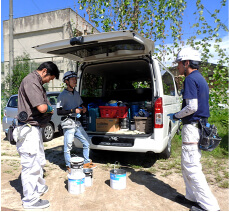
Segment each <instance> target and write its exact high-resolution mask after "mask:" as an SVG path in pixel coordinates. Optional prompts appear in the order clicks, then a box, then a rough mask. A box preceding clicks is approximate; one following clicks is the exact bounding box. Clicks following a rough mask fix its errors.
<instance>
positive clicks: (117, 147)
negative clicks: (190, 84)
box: [34, 30, 181, 158]
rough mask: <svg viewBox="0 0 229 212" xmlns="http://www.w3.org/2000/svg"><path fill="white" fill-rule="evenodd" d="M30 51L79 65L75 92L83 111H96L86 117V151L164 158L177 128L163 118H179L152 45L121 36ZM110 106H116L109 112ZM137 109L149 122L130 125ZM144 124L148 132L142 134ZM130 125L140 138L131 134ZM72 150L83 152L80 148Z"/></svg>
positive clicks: (170, 80) (169, 80) (171, 84)
mask: <svg viewBox="0 0 229 212" xmlns="http://www.w3.org/2000/svg"><path fill="white" fill-rule="evenodd" d="M77 41H79V42H77ZM34 48H35V49H36V50H37V51H39V52H41V53H45V54H52V55H56V56H58V57H64V58H67V59H70V60H74V61H75V62H79V63H80V65H79V66H77V70H76V73H77V76H78V78H77V79H78V81H77V86H76V90H77V91H78V92H79V94H80V95H81V97H82V100H83V102H84V104H85V105H87V104H88V109H89V108H91V106H93V108H95V106H94V105H96V108H98V109H99V113H100V114H99V117H98V116H97V114H96V113H97V111H96V110H94V111H89V112H88V113H86V115H87V118H88V120H89V121H88V123H90V125H89V124H88V125H87V126H86V132H87V133H88V135H89V137H90V138H91V143H90V149H92V150H93V149H100V150H106V151H126V152H141V153H147V152H154V153H156V154H160V157H162V158H169V156H170V153H171V140H172V138H173V136H174V135H175V133H176V131H177V129H178V122H174V121H172V120H171V118H170V117H169V116H168V114H174V113H176V112H178V111H179V110H180V107H181V103H180V100H179V95H178V92H177V87H176V86H175V85H176V83H175V78H174V76H173V74H172V73H171V72H170V71H169V70H168V69H167V68H166V67H165V66H164V65H163V63H162V62H161V61H159V59H158V58H156V57H155V55H154V49H155V47H154V41H152V40H150V39H148V38H144V37H143V36H142V35H140V34H139V33H137V32H135V31H133V30H123V31H114V32H105V33H97V34H90V35H83V36H79V37H77V38H67V39H63V40H59V41H54V42H50V43H46V44H39V43H38V44H37V46H35V47H34ZM111 100H115V101H117V106H109V103H108V102H109V101H111ZM120 101H122V102H123V103H125V104H119V102H120ZM106 103H107V104H108V105H106ZM110 103H111V104H116V103H115V102H110ZM134 105H135V106H134ZM101 107H102V108H101ZM139 109H144V110H146V111H147V112H149V117H141V116H139V118H140V119H134V117H135V113H138V112H139ZM117 119H119V122H121V123H118V120H117ZM90 121H91V122H90ZM147 122H149V126H150V127H149V128H148V129H149V130H148V129H147V130H144V131H143V129H146V127H144V123H147ZM110 123H112V124H110ZM134 123H135V124H136V123H139V125H138V126H139V127H140V129H142V131H143V132H141V133H138V132H139V131H137V130H131V129H134V127H135V124H134ZM95 124H96V126H95ZM116 125H119V126H117V127H114V126H116ZM120 125H121V129H119V128H120ZM128 125H129V127H128ZM131 126H132V128H131ZM147 126H148V124H147ZM97 129H99V130H97ZM135 131H136V132H135ZM75 145H76V147H79V148H82V147H81V144H80V143H79V142H76V143H75Z"/></svg>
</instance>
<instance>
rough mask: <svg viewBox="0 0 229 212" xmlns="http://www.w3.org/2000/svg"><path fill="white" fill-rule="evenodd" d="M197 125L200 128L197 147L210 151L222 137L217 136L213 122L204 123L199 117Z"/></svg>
mask: <svg viewBox="0 0 229 212" xmlns="http://www.w3.org/2000/svg"><path fill="white" fill-rule="evenodd" d="M199 127H200V130H201V133H200V140H199V143H198V146H199V149H201V150H203V151H209V152H211V151H212V150H214V149H215V148H216V147H217V146H218V145H219V144H220V141H221V140H222V138H220V137H219V136H218V133H217V128H216V126H215V125H214V124H213V125H210V124H209V123H206V124H205V121H203V120H202V119H200V120H199Z"/></svg>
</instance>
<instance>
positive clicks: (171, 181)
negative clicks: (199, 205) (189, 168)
mask: <svg viewBox="0 0 229 212" xmlns="http://www.w3.org/2000/svg"><path fill="white" fill-rule="evenodd" d="M44 146H45V154H46V161H47V163H46V167H45V170H46V172H45V179H46V184H47V185H48V186H49V191H48V192H47V193H46V194H45V195H44V196H42V199H48V200H49V201H50V204H51V205H50V207H48V208H46V209H43V211H188V210H189V207H190V206H187V205H181V204H178V203H176V202H175V201H174V198H175V196H176V195H177V194H185V186H184V182H183V178H182V176H181V174H180V173H172V174H170V175H168V176H163V175H161V173H160V172H156V174H151V173H150V172H149V171H147V170H148V169H144V168H139V166H138V165H139V164H138V163H137V162H136V168H133V167H135V166H128V162H129V161H130V160H131V158H135V161H139V163H142V161H143V155H142V154H136V153H129V154H126V153H115V152H97V153H93V152H92V153H91V155H90V157H91V158H92V159H93V161H94V162H95V163H96V164H97V168H95V169H94V170H93V185H92V186H91V187H86V189H85V192H84V193H82V194H80V195H74V194H70V193H69V192H68V178H67V173H66V172H65V169H64V158H63V137H62V136H61V137H58V136H57V137H56V138H55V139H53V140H52V141H50V142H46V143H44ZM75 151H76V154H77V155H79V156H81V155H82V153H81V152H82V151H81V149H76V150H75ZM115 161H119V162H120V164H121V165H122V168H123V169H125V170H126V171H127V177H126V179H127V184H126V188H125V189H123V190H115V189H112V188H111V187H110V170H111V169H113V168H112V164H114V163H115ZM156 163H157V162H156V161H155V163H154V164H152V166H155V164H156ZM20 171H21V165H20V158H19V156H18V154H17V151H16V147H15V146H12V145H10V144H9V142H8V141H7V140H6V139H5V135H4V133H3V132H2V133H1V209H2V210H3V211H6V210H15V211H24V210H25V209H24V208H23V207H22V205H21V198H22V196H23V193H22V185H21V178H20ZM210 188H211V190H212V192H213V194H214V195H215V196H216V198H217V200H218V201H219V205H220V208H221V211H229V194H228V193H229V192H228V191H229V189H222V188H219V187H217V186H214V185H210ZM25 211H26V210H25ZM35 211H37V210H35Z"/></svg>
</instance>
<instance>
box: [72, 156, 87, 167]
mask: <svg viewBox="0 0 229 212" xmlns="http://www.w3.org/2000/svg"><path fill="white" fill-rule="evenodd" d="M83 162H84V159H83V158H82V157H72V158H71V160H70V163H71V168H72V169H82V168H83Z"/></svg>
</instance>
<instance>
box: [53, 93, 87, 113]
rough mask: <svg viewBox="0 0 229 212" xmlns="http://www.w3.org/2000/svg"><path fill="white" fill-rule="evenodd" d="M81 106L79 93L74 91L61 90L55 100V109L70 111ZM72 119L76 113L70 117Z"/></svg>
mask: <svg viewBox="0 0 229 212" xmlns="http://www.w3.org/2000/svg"><path fill="white" fill-rule="evenodd" d="M82 104H83V100H82V99H81V97H80V95H79V93H78V92H77V91H76V90H74V92H72V91H68V90H67V89H65V90H63V91H62V92H61V93H60V95H59V96H58V98H57V108H60V107H62V108H63V109H64V110H71V109H75V108H77V107H80V105H82ZM71 116H72V117H76V113H73V114H72V115H71Z"/></svg>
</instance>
